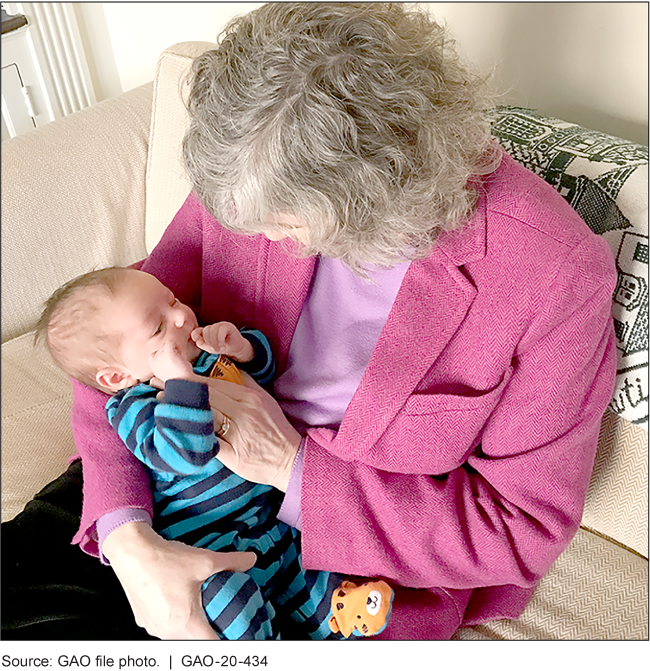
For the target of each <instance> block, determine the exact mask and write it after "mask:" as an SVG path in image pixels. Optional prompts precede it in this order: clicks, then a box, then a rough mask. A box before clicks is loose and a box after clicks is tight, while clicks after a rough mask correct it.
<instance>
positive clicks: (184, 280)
mask: <svg viewBox="0 0 650 671" xmlns="http://www.w3.org/2000/svg"><path fill="white" fill-rule="evenodd" d="M286 250H287V247H286V245H285V243H272V242H269V241H268V240H267V239H266V238H263V237H262V236H255V237H249V238H246V237H241V236H236V235H233V234H231V233H229V232H227V231H225V230H224V229H222V228H221V227H220V226H219V225H218V224H217V223H216V222H215V221H214V220H213V219H212V218H211V217H210V216H209V215H208V214H207V213H206V211H205V210H204V209H203V208H202V206H201V205H200V204H199V203H198V202H197V200H196V199H195V197H193V196H190V197H189V198H188V200H187V201H186V203H185V204H184V205H183V207H182V208H181V210H180V211H179V213H178V214H177V215H176V217H175V218H174V220H173V221H172V223H171V224H170V226H169V227H168V229H167V231H166V233H165V235H164V237H163V239H162V241H161V242H160V244H159V245H158V246H157V247H156V249H155V250H154V251H153V253H152V254H151V256H150V257H149V258H148V259H147V260H146V261H145V262H144V264H143V266H142V269H143V270H146V271H148V272H151V273H153V274H154V275H156V276H158V277H159V278H160V279H161V281H163V282H164V283H165V284H167V285H168V286H169V287H170V288H171V289H172V290H173V291H174V292H175V293H176V294H177V296H178V297H179V298H180V299H181V300H183V301H185V302H187V303H189V304H191V305H193V306H194V307H196V308H197V311H198V314H199V315H200V318H201V320H202V321H204V322H212V321H217V320H219V319H227V320H230V321H233V322H234V323H236V324H238V325H242V326H243V325H248V326H252V327H257V328H260V329H262V330H263V331H264V332H265V333H266V334H267V336H268V337H269V339H270V341H271V344H272V346H273V349H274V352H275V353H276V357H277V362H278V369H279V371H282V370H283V368H284V365H285V363H286V358H287V353H288V348H289V344H290V342H291V337H292V335H293V332H294V329H295V327H296V323H297V321H298V317H299V314H300V310H301V308H302V304H303V301H304V299H305V296H306V294H307V290H308V288H309V283H310V280H311V276H312V273H313V267H314V264H313V259H298V258H295V257H294V256H292V255H291V254H288V253H287V251H286ZM615 285H616V272H615V267H614V262H613V258H612V254H611V251H610V249H609V247H608V245H607V243H606V242H605V241H604V240H602V239H601V238H599V237H597V236H596V235H594V234H593V233H592V232H591V231H590V230H589V228H588V227H587V226H586V224H585V223H584V222H583V221H582V220H581V219H580V218H579V217H578V215H577V214H576V213H575V212H574V211H573V210H572V209H571V208H570V207H569V205H568V204H567V203H566V202H565V201H564V200H563V199H562V198H561V197H560V196H559V195H558V194H557V193H556V192H555V190H554V189H553V188H552V187H550V186H549V185H547V184H546V183H545V182H543V181H542V180H541V179H540V178H539V177H537V176H536V175H534V174H533V173H531V172H529V171H528V170H526V169H525V168H523V167H521V166H520V165H519V164H517V163H516V162H515V161H514V160H513V159H512V158H510V157H509V156H507V155H505V156H504V159H503V162H502V165H501V167H500V168H499V169H498V170H497V171H496V172H495V173H494V174H493V175H491V176H490V177H489V178H487V179H485V181H484V192H483V194H482V195H481V197H480V199H479V202H478V205H477V209H476V211H475V214H474V215H473V217H472V219H471V220H470V222H469V223H468V225H467V226H465V227H464V228H463V229H462V230H460V231H457V232H454V233H451V234H444V235H442V236H441V237H440V239H439V242H438V244H437V245H436V247H435V249H434V250H433V252H432V253H431V254H430V255H429V257H428V258H427V259H425V260H422V261H416V262H414V263H412V264H411V267H410V269H409V271H408V272H407V274H406V277H405V279H404V281H403V283H402V286H401V288H400V291H399V293H398V296H397V299H396V301H395V304H394V306H393V308H392V310H391V312H390V315H389V317H388V321H387V323H386V326H385V328H384V330H383V332H382V334H381V336H380V338H379V342H378V343H377V346H376V349H375V351H374V353H373V355H372V358H371V360H370V363H369V365H368V367H367V369H366V372H365V374H364V376H363V379H362V380H361V383H360V385H359V388H358V389H357V391H356V393H355V395H354V397H353V399H352V401H351V403H350V405H349V407H348V410H347V412H346V414H345V417H344V419H343V423H342V424H341V427H340V429H339V431H338V432H335V431H331V430H326V429H320V428H312V429H309V430H308V437H307V442H306V446H305V463H304V473H303V484H302V526H303V533H302V550H303V561H304V565H305V567H306V568H314V569H322V570H332V571H338V572H341V573H346V574H351V575H361V576H382V577H384V578H387V579H389V580H391V581H394V582H395V583H397V584H399V585H401V586H403V587H405V588H419V589H406V590H404V591H403V593H402V594H401V596H400V600H399V603H398V600H397V599H396V605H395V609H394V613H393V616H392V617H393V618H397V619H398V620H400V621H401V622H402V624H401V625H400V627H401V628H400V629H399V631H400V635H399V636H400V637H405V638H433V637H435V623H434V622H432V620H433V619H435V618H434V617H428V615H427V614H428V613H433V612H434V608H433V606H432V599H433V597H432V592H431V591H430V590H431V589H432V588H442V592H443V593H444V594H446V595H447V596H448V597H449V599H451V600H452V601H453V602H454V603H456V604H457V610H458V613H457V615H456V616H455V617H456V618H457V621H455V623H454V627H455V626H460V625H461V624H475V623H479V622H485V621H488V620H490V619H496V618H503V617H508V618H513V617H517V616H518V615H519V614H520V613H521V611H522V610H523V607H524V606H525V604H526V602H527V600H528V599H529V598H530V595H531V594H532V590H533V589H534V587H535V585H536V584H537V582H538V581H539V580H540V578H541V577H542V576H543V575H544V574H545V573H546V572H547V571H548V570H549V568H550V566H551V565H552V563H553V562H554V561H555V559H556V558H557V557H558V555H559V554H560V553H561V552H562V551H563V550H564V549H565V548H566V547H567V545H568V544H569V542H570V540H571V538H572V537H573V535H574V534H575V532H576V530H577V528H578V525H579V523H580V519H581V515H582V509H583V505H584V499H585V495H586V491H587V486H588V484H589V478H590V473H591V469H592V466H593V461H594V457H595V452H596V446H597V439H598V430H599V426H600V420H601V417H602V414H603V412H604V410H605V408H606V406H607V404H608V402H609V400H610V397H611V394H612V391H613V386H614V376H615V367H616V347H615V338H614V331H613V323H612V320H611V297H612V293H613V291H614V288H615ZM74 386H75V403H74V407H73V413H72V417H73V429H74V432H75V439H76V441H77V446H78V449H79V451H80V453H81V455H82V457H83V461H84V478H85V482H84V508H83V517H82V522H81V527H80V530H79V532H78V534H77V536H76V537H75V541H74V542H77V543H80V544H81V546H82V548H83V549H84V550H86V551H87V552H90V553H92V554H96V552H97V548H96V542H95V540H94V523H95V521H96V520H97V519H98V518H99V517H100V516H101V515H102V514H104V513H106V512H109V511H111V510H115V509H118V508H121V507H127V506H131V507H143V508H147V509H149V510H151V497H150V494H149V491H148V481H147V480H146V477H145V475H144V472H143V470H142V467H141V466H140V464H139V463H138V462H136V461H135V459H134V458H133V457H131V455H130V454H129V453H128V452H127V450H126V448H124V447H123V446H122V445H121V443H120V442H119V440H118V439H117V438H116V436H114V435H113V434H112V432H111V431H110V428H109V427H108V423H107V422H106V421H105V420H104V416H103V404H104V401H105V397H103V396H102V395H101V394H100V393H99V392H95V391H93V390H90V389H88V388H86V387H83V386H82V385H80V384H76V383H75V385H74ZM439 592H440V590H438V593H439ZM465 606H467V608H466V609H465ZM387 631H388V630H387ZM394 631H397V629H394Z"/></svg>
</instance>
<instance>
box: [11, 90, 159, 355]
mask: <svg viewBox="0 0 650 671" xmlns="http://www.w3.org/2000/svg"><path fill="white" fill-rule="evenodd" d="M151 100H152V84H146V85H144V86H141V87H139V88H137V89H134V90H132V91H129V92H127V93H125V94H123V95H121V96H118V97H116V98H111V99H109V100H105V101H103V102H101V103H98V104H96V105H92V106H91V107H88V108H86V109H84V110H82V111H80V112H77V113H75V114H72V115H70V116H67V117H65V118H63V119H60V120H58V121H54V122H52V123H50V124H48V125H47V126H44V127H43V128H40V129H35V130H34V131H30V132H29V133H27V134H25V135H22V136H19V137H16V138H13V139H11V140H6V141H5V142H3V143H2V308H3V309H2V342H6V341H7V340H9V339H11V338H14V337H16V336H18V335H21V334H23V333H26V332H28V331H31V330H32V329H33V328H34V327H35V325H36V322H37V320H38V317H39V316H40V312H41V309H42V305H43V302H44V301H45V300H46V299H47V298H48V296H49V295H50V294H51V293H52V292H53V291H54V290H55V289H56V288H57V287H58V286H60V285H61V284H63V283H64V282H66V281H67V280H70V279H72V278H73V277H76V276H77V275H80V274H82V273H84V272H86V271H88V270H91V269H93V268H100V267H104V266H110V265H126V264H129V263H132V262H134V261H136V260H138V259H140V258H144V256H145V255H146V251H145V245H144V236H145V234H144V230H145V229H144V221H145V174H146V165H147V152H148V145H149V127H150V122H151Z"/></svg>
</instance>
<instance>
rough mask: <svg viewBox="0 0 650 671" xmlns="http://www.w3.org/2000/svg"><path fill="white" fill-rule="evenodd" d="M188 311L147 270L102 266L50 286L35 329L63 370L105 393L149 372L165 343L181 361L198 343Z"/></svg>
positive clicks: (192, 353) (193, 354)
mask: <svg viewBox="0 0 650 671" xmlns="http://www.w3.org/2000/svg"><path fill="white" fill-rule="evenodd" d="M197 325H198V324H197V321H196V317H195V315H194V313H193V312H192V310H191V309H190V308H188V307H187V306H186V305H183V304H182V303H180V302H179V301H178V300H177V299H176V298H175V297H174V294H173V293H172V292H171V291H170V290H169V289H167V287H165V286H164V285H163V284H161V283H160V282H159V281H158V280H157V279H156V278H155V277H153V276H152V275H149V274H148V273H143V272H141V271H139V270H132V269H130V268H106V269H104V270H95V271H92V272H90V273H86V274H85V275H82V276H81V277H77V278H76V279H74V280H71V281H70V282H68V283H67V284H65V285H64V286H62V287H61V288H60V289H58V290H57V291H55V292H54V294H53V295H52V296H51V297H50V298H49V300H48V301H47V303H46V305H45V309H44V310H43V314H42V316H41V318H40V320H39V322H38V326H37V328H36V340H37V341H38V340H40V339H43V340H44V341H45V345H46V346H47V349H48V350H49V352H50V354H51V355H52V358H53V359H54V361H55V363H56V364H57V365H58V366H59V367H60V368H61V369H62V370H63V371H65V372H66V373H67V374H68V375H70V376H71V377H73V378H75V379H76V380H79V381H80V382H83V383H84V384H86V385H89V386H92V387H95V388H97V389H100V390H101V391H104V392H107V393H115V392H116V391H119V390H120V389H125V388H126V387H131V386H133V385H134V384H137V383H138V382H140V381H143V382H144V381H146V380H150V379H151V378H152V377H153V372H152V370H151V358H152V356H153V355H155V354H156V352H158V350H159V349H160V348H161V347H162V346H163V345H164V344H165V343H167V342H171V343H172V344H173V345H174V346H175V347H176V348H177V349H178V350H179V351H180V353H181V355H183V356H186V357H187V359H188V361H192V362H193V361H194V360H195V359H196V357H197V356H198V355H199V354H200V352H201V350H200V349H199V348H198V347H197V346H196V344H195V343H194V341H193V340H192V338H191V333H192V331H193V330H194V329H195V328H196V327H197Z"/></svg>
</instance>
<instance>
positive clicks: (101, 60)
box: [75, 2, 648, 144]
mask: <svg viewBox="0 0 650 671" xmlns="http://www.w3.org/2000/svg"><path fill="white" fill-rule="evenodd" d="M258 5H259V3H237V2H231V3H221V2H219V3H190V2H188V3H174V2H172V3H159V2H151V3H147V2H142V3H133V2H128V3H75V11H76V15H77V19H78V22H79V25H80V29H81V31H82V37H83V40H84V43H85V45H86V48H87V51H88V59H89V61H90V62H89V67H90V70H91V75H92V77H93V81H94V84H95V91H96V94H97V97H98V99H100V100H101V99H103V98H108V97H111V96H114V95H118V94H119V93H122V92H123V91H127V90H129V89H131V88H134V87H135V86H138V85H140V84H143V83H145V82H147V81H150V80H151V79H152V78H153V75H154V70H155V64H156V59H157V57H158V54H159V53H160V52H161V51H162V50H163V49H165V47H167V46H169V45H171V44H174V43H175V42H182V41H185V40H206V41H214V40H215V38H216V35H217V33H218V32H219V30H220V28H221V27H223V25H224V24H225V23H226V21H227V20H228V19H229V18H230V17H232V16H234V15H236V14H242V13H245V12H247V11H250V10H252V9H254V8H255V7H257V6H258ZM426 6H427V7H428V9H429V11H431V13H432V14H433V15H434V16H435V17H436V18H437V19H439V20H441V21H444V22H446V23H447V24H448V26H449V28H450V29H451V31H452V33H453V34H454V35H455V36H456V37H457V38H458V41H459V43H460V44H461V46H462V48H463V50H464V51H465V53H466V55H467V57H468V58H469V59H471V60H473V61H475V62H476V63H478V64H479V65H480V66H481V67H482V68H484V69H486V70H491V69H492V68H494V67H496V73H495V81H496V83H497V85H498V86H499V88H500V89H501V90H502V91H506V92H507V94H506V97H505V99H504V102H506V103H511V104H516V105H522V106H526V107H533V108H536V109H539V110H540V111H542V112H544V113H546V114H550V115H554V116H557V117H559V118H562V119H565V120H567V121H573V122H576V123H580V124H582V125H585V126H587V127H590V128H594V129H597V130H602V131H604V132H607V133H611V134H613V135H618V136H620V137H626V138H628V139H631V140H634V141H636V142H640V143H642V144H647V142H648V140H647V132H648V5H647V4H646V3H639V2H637V3H635V2H628V3H621V2H604V3H601V2H548V3H547V2H539V3H538V2H503V3H498V2H497V3H492V2H473V3H464V2H447V3H427V5H426Z"/></svg>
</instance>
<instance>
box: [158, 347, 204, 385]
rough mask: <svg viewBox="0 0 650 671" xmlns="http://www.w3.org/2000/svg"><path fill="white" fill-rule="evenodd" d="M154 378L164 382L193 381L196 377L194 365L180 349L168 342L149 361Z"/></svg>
mask: <svg viewBox="0 0 650 671" xmlns="http://www.w3.org/2000/svg"><path fill="white" fill-rule="evenodd" d="M149 362H150V364H151V370H152V372H153V374H154V377H156V378H158V379H159V380H161V381H162V382H167V380H172V379H183V380H192V379H194V378H195V377H196V374H195V373H194V371H193V369H192V364H191V363H190V362H189V361H188V360H187V359H186V358H185V357H183V356H182V355H181V353H180V351H179V349H178V347H176V346H175V345H173V344H171V343H169V342H166V343H165V344H164V345H163V346H162V347H161V348H160V349H159V350H158V351H157V352H154V354H152V355H151V358H150V360H149Z"/></svg>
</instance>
